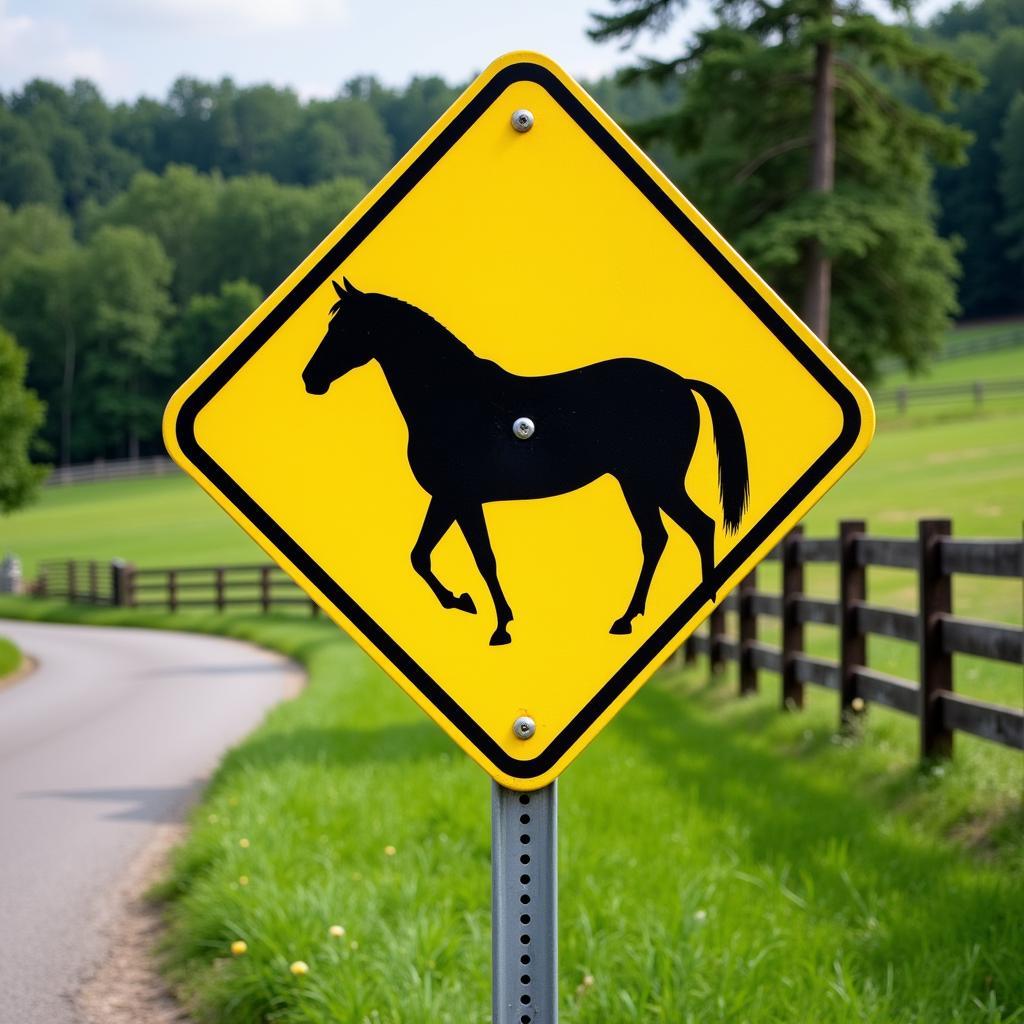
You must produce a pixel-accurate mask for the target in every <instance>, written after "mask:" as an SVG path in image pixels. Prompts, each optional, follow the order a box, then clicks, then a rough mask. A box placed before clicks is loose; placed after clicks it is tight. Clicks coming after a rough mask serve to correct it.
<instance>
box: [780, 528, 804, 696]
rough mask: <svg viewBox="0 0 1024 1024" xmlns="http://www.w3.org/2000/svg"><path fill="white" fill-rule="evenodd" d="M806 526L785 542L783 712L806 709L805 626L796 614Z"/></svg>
mask: <svg viewBox="0 0 1024 1024" xmlns="http://www.w3.org/2000/svg"><path fill="white" fill-rule="evenodd" d="M803 535H804V528H803V527H802V526H794V527H793V529H792V530H790V531H789V533H788V534H786V537H785V539H784V540H783V541H782V710H783V711H797V710H799V709H801V708H803V706H804V684H803V683H801V682H800V680H799V679H797V677H796V662H797V656H798V655H801V654H803V653H804V627H803V623H801V622H800V621H799V619H798V618H797V614H796V609H797V603H796V602H797V598H798V597H801V596H803V592H804V564H803V562H801V561H800V544H799V541H800V538H801V537H802V536H803Z"/></svg>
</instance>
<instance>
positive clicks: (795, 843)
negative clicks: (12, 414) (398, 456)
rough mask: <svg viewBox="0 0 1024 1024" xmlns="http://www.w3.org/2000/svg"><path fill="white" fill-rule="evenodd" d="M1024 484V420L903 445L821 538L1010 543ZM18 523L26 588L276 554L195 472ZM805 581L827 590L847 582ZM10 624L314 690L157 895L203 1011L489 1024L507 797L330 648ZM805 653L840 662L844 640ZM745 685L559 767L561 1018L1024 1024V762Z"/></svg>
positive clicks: (53, 608) (221, 775)
mask: <svg viewBox="0 0 1024 1024" xmlns="http://www.w3.org/2000/svg"><path fill="white" fill-rule="evenodd" d="M997 355H1001V354H997ZM972 358H974V357H972ZM979 358H980V357H979ZM961 362H966V361H961ZM1022 465H1024V410H1020V409H1004V410H1002V411H1000V412H998V413H995V412H993V413H990V414H982V415H980V416H970V417H960V418H957V419H950V420H934V421H929V422H926V423H915V424H913V425H903V424H898V425H888V424H883V426H882V429H881V430H880V432H879V436H878V438H877V439H876V442H875V444H874V445H873V447H872V448H871V450H870V451H869V452H868V454H867V455H866V456H865V458H864V460H863V461H862V463H861V464H860V465H858V466H857V467H856V468H855V469H854V470H853V471H852V472H851V474H850V475H849V476H848V477H847V479H846V480H844V481H843V482H842V483H840V485H839V486H838V487H837V488H836V489H835V490H834V491H833V492H832V493H831V494H830V495H829V496H828V497H827V498H826V499H825V501H823V502H822V503H821V504H820V505H819V506H818V507H817V508H816V509H815V510H814V512H813V513H812V515H811V517H810V520H809V522H808V524H807V525H808V530H809V532H810V533H811V534H812V535H824V534H834V532H835V529H836V523H837V520H838V519H840V518H845V517H858V518H865V519H867V520H868V523H869V526H870V527H871V529H872V530H873V531H875V532H878V533H883V534H888V535H893V536H910V535H912V534H913V531H914V529H915V522H916V520H917V519H918V518H919V517H923V516H933V515H948V516H950V517H952V518H953V519H954V522H955V530H956V532H957V533H958V534H959V535H961V536H1003V537H1007V536H1013V537H1019V536H1020V532H1021V518H1022V514H1024V473H1022V472H1021V466H1022ZM0 531H2V532H0V548H2V549H4V550H14V551H16V552H18V553H19V554H21V555H22V556H23V558H24V559H25V561H26V568H27V570H28V573H29V574H31V572H32V571H33V569H34V566H35V564H36V563H37V561H38V559H39V558H42V557H48V556H49V557H52V556H68V555H72V556H78V557H86V556H88V557H99V558H110V557H114V556H120V557H125V558H129V559H131V560H133V561H136V562H137V563H138V564H145V565H156V564H175V563H190V564H199V563H211V564H212V563H215V562H228V563H230V562H236V561H243V562H249V561H253V560H254V559H257V558H258V557H259V555H258V552H257V551H256V549H255V547H254V546H253V545H252V544H251V543H250V542H249V541H248V540H247V539H246V538H245V537H244V535H243V534H242V533H241V531H239V530H238V529H237V528H236V527H234V526H233V525H232V524H231V523H230V522H229V521H228V520H227V518H226V517H225V516H223V515H222V514H221V513H220V512H219V511H218V510H216V509H215V508H214V507H213V505H212V503H210V502H209V501H208V500H207V499H206V498H205V497H204V496H203V495H202V494H201V493H200V492H199V491H198V489H197V488H195V487H194V485H191V484H190V483H188V482H187V481H185V480H184V479H182V478H177V477H171V478H165V479H158V480H149V481H132V482H125V483H118V484H95V485H85V486H79V487H75V488H68V489H56V490H50V491H47V492H46V494H45V496H44V499H43V501H42V502H41V504H40V505H38V506H37V507H36V508H35V509H32V510H30V511H28V512H26V513H23V514H20V515H18V516H13V517H11V518H9V519H7V520H4V521H2V522H0ZM811 569H813V571H811ZM808 578H809V589H810V590H811V591H812V592H813V593H816V594H819V595H821V596H834V594H835V588H836V581H835V576H834V572H833V571H832V570H831V569H830V568H828V567H809V570H808ZM914 579H915V578H914V575H913V574H912V573H908V572H903V571H896V570H891V571H887V570H872V571H871V574H870V581H869V587H870V597H871V599H872V600H874V601H878V602H880V603H885V604H889V605H894V606H897V607H906V608H913V607H914V606H915V604H916V590H915V583H914ZM759 582H760V584H761V585H762V586H764V587H765V588H766V589H768V588H771V587H773V586H775V585H776V582H777V567H776V566H773V565H770V564H766V565H765V566H763V567H762V568H761V569H760V570H759ZM955 604H956V609H957V611H958V612H959V613H961V614H967V615H971V616H973V617H977V618H989V619H998V620H1002V621H1006V622H1011V623H1017V624H1020V622H1021V615H1022V602H1021V586H1020V583H1019V581H1018V582H1017V583H1015V584H1014V583H1009V582H1006V581H989V580H972V579H968V580H964V581H960V582H958V585H957V589H956V593H955ZM4 614H11V615H19V616H20V615H27V616H35V617H49V618H53V619H64V618H69V617H72V618H76V619H79V620H85V621H107V622H114V621H116V622H123V623H132V624H151V625H156V626H160V627H165V628H166V627H177V628H182V629H198V630H204V631H221V632H225V633H229V634H232V635H238V636H243V637H246V638H248V639H252V640H254V641H257V642H260V643H263V644H265V645H267V646H270V647H274V648H277V649H280V650H283V651H285V652H286V653H289V654H291V655H293V656H294V657H297V658H299V659H300V660H302V661H303V662H304V663H305V664H306V665H307V667H308V670H309V673H310V687H309V689H308V690H307V692H306V693H305V694H304V695H303V696H302V697H301V698H300V699H298V700H296V701H293V702H290V703H288V704H286V705H283V706H282V707H280V708H278V709H277V710H276V711H275V712H274V713H273V714H272V715H271V716H270V717H269V719H268V721H267V723H266V724H265V725H264V726H263V727H262V728H261V729H259V730H258V731H257V732H256V733H254V734H253V735H252V736H251V737H250V738H249V739H248V740H247V741H245V742H244V743H243V744H241V745H240V746H239V747H238V748H237V749H236V750H235V751H233V752H232V753H231V754H230V755H229V756H228V757H227V759H226V760H225V762H224V763H223V765H222V766H221V768H220V769H219V771H218V773H217V775H216V778H215V780H214V782H213V784H212V786H211V788H210V790H209V792H208V794H207V797H206V799H205V801H204V803H203V805H202V806H201V807H200V808H199V809H198V811H197V812H196V815H195V827H194V829H193V831H192V834H191V836H190V838H189V840H188V841H187V843H186V845H185V846H184V848H183V849H182V851H181V852H180V854H179V856H178V859H177V862H176V867H175V870H174V873H173V876H172V877H171V878H170V879H169V880H168V882H167V884H166V885H165V886H163V887H162V888H161V895H162V896H163V897H164V898H165V899H166V900H167V912H168V920H169V924H170V931H169V934H168V939H167V944H166V963H167V968H168V971H169V973H170V976H171V977H172V978H173V979H174V980H175V982H176V984H177V985H178V986H179V987H180V989H181V991H182V993H183V994H184V995H185V997H186V998H187V1000H188V1001H189V1003H190V1004H191V1006H192V1007H193V1009H194V1010H195V1012H196V1015H197V1018H198V1019H200V1020H202V1021H209V1022H214V1021H216V1022H217V1024H243V1022H244V1024H249V1022H251V1021H254V1020H267V1021H274V1022H277V1024H327V1022H329V1021H331V1022H345V1024H348V1022H351V1024H364V1022H369V1024H421V1022H422V1024H427V1022H430V1024H437V1022H452V1024H454V1022H466V1021H470V1022H481V1024H483V1022H485V1021H487V1020H489V1010H488V1004H489V994H488V963H489V939H488V926H489V912H488V906H489V903H488V899H489V896H488V889H489V866H488V850H489V831H488V820H487V814H488V784H487V782H486V780H485V778H484V777H483V775H482V774H481V773H480V772H479V771H478V770H477V769H476V768H475V767H474V766H473V765H472V764H471V763H470V762H469V761H468V759H466V758H464V757H463V756H462V755H460V754H459V753H458V751H457V750H456V749H455V748H454V747H452V746H451V744H450V743H449V742H448V741H447V740H446V739H445V738H444V737H443V736H442V735H441V734H440V732H439V731H438V730H437V729H436V728H435V727H434V726H433V725H432V724H430V723H429V722H428V721H427V720H426V719H425V718H424V717H423V716H422V715H421V714H420V713H419V712H418V711H417V710H416V709H415V708H414V707H413V705H412V704H411V703H410V702H409V701H407V700H406V699H405V698H404V696H402V695H401V693H400V692H399V691H398V689H397V688H396V687H394V686H393V684H391V683H389V682H388V681H387V680H386V679H385V678H384V677H383V676H382V675H381V674H380V673H379V671H378V670H377V669H376V668H374V667H373V666H372V664H371V663H369V662H368V660H367V659H365V658H364V657H363V656H362V655H361V654H360V653H359V652H358V651H357V649H356V648H355V647H354V646H353V645H352V644H350V643H349V642H348V641H346V640H345V639H344V638H342V637H341V636H340V635H339V634H338V633H337V631H335V630H334V629H333V627H331V626H330V625H328V624H326V623H324V622H322V621H321V622H314V621H309V620H306V619H301V620H300V619H297V618H293V619H290V620H288V619H282V618H275V617H267V618H262V619H260V618H256V617H245V616H240V615H233V616H220V617H218V616H216V615H209V614H205V615H195V614H193V615H188V614H181V615H177V616H166V615H143V614H141V613H139V612H129V611H113V610H90V609H83V608H74V609H69V608H67V607H62V606H60V605H58V604H55V603H53V602H44V601H27V600H24V599H21V600H19V599H0V616H2V615H4ZM762 638H763V639H765V640H768V641H772V640H773V639H774V638H775V631H774V630H773V628H772V626H771V625H770V623H768V622H765V623H764V627H763V631H762ZM809 646H810V649H811V650H812V652H813V653H816V654H819V655H822V656H833V657H834V656H835V653H836V639H835V634H834V631H833V630H827V629H825V628H820V629H812V630H810V635H809ZM869 660H870V662H871V665H872V667H875V668H878V669H881V670H883V671H888V672H893V673H894V674H900V675H905V676H907V677H909V678H914V677H915V664H914V651H913V648H912V647H910V646H909V645H905V644H900V643H899V642H897V641H886V640H881V639H879V640H875V639H872V641H871V645H870V658H869ZM956 685H957V688H958V689H959V690H961V691H962V692H964V693H968V694H971V695H974V696H978V697H981V698H983V699H988V700H995V701H998V702H1001V703H1007V704H1013V705H1015V706H1017V705H1019V704H1020V701H1021V696H1022V693H1021V689H1022V683H1021V678H1020V669H1019V667H1016V668H1014V667H1011V666H999V665H992V664H989V663H985V662H980V661H978V660H976V659H967V658H958V659H957V664H956ZM735 691H736V682H735V678H734V673H733V672H732V671H730V672H727V673H725V674H724V676H723V677H721V678H719V679H718V680H716V681H715V682H714V683H713V684H712V683H709V682H708V680H707V678H706V671H705V670H704V669H703V668H698V669H690V670H687V671H665V672H662V673H661V674H659V676H657V677H656V678H655V679H654V680H653V681H652V682H651V683H650V684H649V685H648V686H647V687H645V688H644V690H643V691H642V692H641V693H640V694H639V695H638V696H637V697H636V698H635V699H634V701H633V702H632V703H631V704H630V705H629V706H628V707H627V708H626V709H625V710H624V712H623V713H622V714H621V715H620V716H619V717H618V718H617V719H616V721H615V722H614V723H613V724H612V725H611V726H610V727H609V728H608V729H607V730H606V732H605V733H604V734H603V735H602V736H601V737H600V739H599V740H598V741H597V742H596V743H595V744H594V745H593V747H592V748H591V749H590V750H588V751H587V752H586V753H585V754H584V755H583V757H582V758H581V759H580V760H579V762H578V763H577V764H575V765H574V766H573V767H572V768H571V769H570V770H569V772H568V773H567V774H566V775H565V777H564V779H563V781H562V783H561V836H560V867H561V873H562V926H561V932H560V943H561V986H562V1006H563V1019H564V1020H565V1021H566V1022H569V1024H584V1022H587V1024H589V1022H594V1024H597V1022H601V1024H609V1022H611V1024H616V1022H623V1024H625V1022H664V1024H668V1022H672V1024H675V1022H678V1021H688V1022H692V1024H701V1022H709V1024H710V1022H712V1021H714V1022H720V1021H730V1022H732V1021H742V1022H748V1024H782V1022H786V1024H802V1022H807V1024H811V1022H814V1024H832V1022H836V1024H854V1022H857V1024H949V1022H954V1021H955V1022H971V1024H974V1022H977V1024H1024V974H1022V972H1021V971H1020V968H1019V965H1020V963H1021V962H1024V931H1022V929H1021V927H1020V921H1021V920H1022V919H1024V887H1022V886H1021V884H1020V878H1021V872H1022V871H1024V814H1022V810H1021V804H1020V792H1021V783H1022V780H1024V769H1022V764H1021V759H1020V755H1019V754H1016V753H1014V752H1011V751H1009V750H1006V749H1004V748H1000V747H996V746H994V745H992V744H986V743H985V742H983V741H981V740H975V739H973V738H971V737H968V736H958V738H957V755H956V759H955V761H954V762H953V763H951V764H948V765H941V766H935V767H934V768H933V769H932V770H928V771H922V770H921V769H920V768H919V767H918V765H917V761H916V723H915V721H914V720H913V719H911V718H908V717H905V716H901V715H897V714H896V713H894V712H890V711H887V710H885V709H881V708H873V709H872V710H871V712H870V714H869V716H868V721H867V724H866V728H865V729H864V732H863V735H862V736H861V737H860V738H859V739H858V740H856V741H852V740H840V739H839V738H838V737H837V736H836V734H835V724H836V717H837V709H836V698H835V695H834V694H831V693H828V692H825V691H820V690H816V689H814V688H811V689H810V692H809V694H808V707H807V709H806V710H805V711H804V712H803V713H801V714H788V715H786V714H781V713H780V712H779V711H778V710H777V704H778V680H777V679H776V678H775V677H772V676H770V675H767V674H766V675H764V676H763V681H762V693H761V694H760V695H758V696H756V697H754V698H751V699H747V700H743V701H740V700H737V699H735V696H734V695H735ZM242 840H245V841H246V842H245V843H244V844H243V843H242ZM392 848H393V850H394V853H393V854H390V853H389V851H390V850H391V849H392ZM334 924H338V925H341V926H343V927H344V929H345V935H344V936H343V937H341V938H335V937H332V936H331V935H330V934H329V931H328V929H329V928H330V926H331V925H334ZM237 939H242V940H244V941H245V942H246V943H247V944H248V951H247V952H246V954H245V955H244V956H241V957H237V958H232V956H231V954H230V945H231V943H232V942H233V941H235V940H237ZM300 959H301V960H304V961H306V962H307V963H309V965H310V968H311V969H310V973H309V974H308V975H306V976H305V977H301V978H297V977H294V976H292V975H291V974H290V973H289V971H288V965H289V963H290V962H292V961H294V960H300Z"/></svg>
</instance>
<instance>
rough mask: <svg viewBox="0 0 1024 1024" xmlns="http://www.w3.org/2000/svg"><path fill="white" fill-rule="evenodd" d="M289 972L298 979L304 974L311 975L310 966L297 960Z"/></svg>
mask: <svg viewBox="0 0 1024 1024" xmlns="http://www.w3.org/2000/svg"><path fill="white" fill-rule="evenodd" d="M288 970H289V971H291V972H292V974H294V975H295V977H296V978H300V977H302V975H304V974H309V964H307V963H306V961H305V960H296V961H295V963H293V964H292V965H291V967H289V968H288Z"/></svg>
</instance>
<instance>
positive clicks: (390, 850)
mask: <svg viewBox="0 0 1024 1024" xmlns="http://www.w3.org/2000/svg"><path fill="white" fill-rule="evenodd" d="M396 853H398V851H397V850H396V849H395V848H394V847H393V846H391V845H388V846H385V847H384V856H385V857H394V855H395V854H396Z"/></svg>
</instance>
